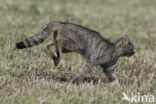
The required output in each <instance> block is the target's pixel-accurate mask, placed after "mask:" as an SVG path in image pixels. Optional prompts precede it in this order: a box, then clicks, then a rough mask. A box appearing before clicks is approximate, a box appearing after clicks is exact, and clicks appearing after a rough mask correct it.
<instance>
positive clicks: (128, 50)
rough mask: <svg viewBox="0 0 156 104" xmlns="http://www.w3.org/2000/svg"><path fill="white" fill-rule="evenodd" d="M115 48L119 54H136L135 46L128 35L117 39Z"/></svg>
mask: <svg viewBox="0 0 156 104" xmlns="http://www.w3.org/2000/svg"><path fill="white" fill-rule="evenodd" d="M115 50H116V52H117V54H118V55H119V56H128V57H130V56H132V55H134V46H133V44H132V42H131V41H130V40H129V38H128V36H127V35H125V36H123V37H121V38H119V39H117V40H116V41H115Z"/></svg>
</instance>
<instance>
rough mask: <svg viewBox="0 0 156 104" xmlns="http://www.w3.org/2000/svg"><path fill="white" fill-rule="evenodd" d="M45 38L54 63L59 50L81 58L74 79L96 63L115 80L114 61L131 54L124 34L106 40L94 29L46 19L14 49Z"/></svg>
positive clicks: (32, 44) (85, 72)
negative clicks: (81, 63)
mask: <svg viewBox="0 0 156 104" xmlns="http://www.w3.org/2000/svg"><path fill="white" fill-rule="evenodd" d="M49 37H50V38H51V37H53V39H54V43H52V44H50V45H48V46H47V49H48V50H49V52H50V55H51V57H52V58H53V60H54V64H55V66H57V65H58V64H59V62H60V59H61V54H62V53H69V52H77V53H79V54H81V55H82V56H83V57H84V59H85V62H84V65H83V66H82V68H81V69H80V74H79V76H78V78H77V79H81V78H82V77H85V76H86V75H87V74H88V73H89V72H90V71H91V69H92V67H93V66H95V65H100V66H101V67H102V68H103V72H104V73H105V74H106V76H107V77H108V79H109V81H114V80H117V77H116V75H115V73H114V68H115V65H116V62H117V60H118V59H119V58H120V57H122V56H132V55H133V54H134V47H133V44H132V43H131V42H130V40H129V39H128V36H127V35H125V36H123V37H121V38H119V39H117V40H116V41H115V42H110V41H109V40H108V39H105V38H104V37H102V36H101V35H100V33H98V32H96V31H93V30H91V29H88V28H86V27H83V26H80V25H77V24H72V23H65V22H50V23H49V24H47V26H46V27H45V28H44V29H43V30H42V31H41V32H39V33H38V34H36V35H34V36H31V37H28V38H26V39H25V40H23V41H21V42H18V43H16V48H17V49H24V48H29V47H32V46H35V45H39V44H40V43H42V42H44V41H45V40H46V39H47V38H49Z"/></svg>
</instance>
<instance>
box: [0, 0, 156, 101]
mask: <svg viewBox="0 0 156 104" xmlns="http://www.w3.org/2000/svg"><path fill="white" fill-rule="evenodd" d="M50 21H68V22H72V23H76V24H80V25H83V26H86V27H88V28H91V29H93V30H96V31H98V32H100V33H101V34H102V35H103V36H104V37H105V38H108V39H110V40H111V41H114V40H115V39H117V38H119V37H120V36H122V35H124V34H128V36H129V38H130V40H131V41H132V42H133V44H134V46H135V52H136V53H135V55H134V56H133V57H130V58H121V59H120V60H119V61H118V65H117V68H116V73H117V75H118V77H119V80H120V86H116V85H112V84H110V83H108V82H107V79H106V77H105V75H104V74H103V73H102V69H101V67H99V66H97V67H94V69H93V72H92V73H90V74H89V75H88V79H93V80H91V81H85V82H84V83H82V84H80V85H76V84H73V83H71V80H72V78H73V77H74V76H75V75H77V73H78V72H79V69H80V67H81V66H82V64H83V58H82V57H81V56H80V55H78V54H75V53H70V54H65V55H63V58H62V60H61V63H60V65H59V66H58V67H55V66H54V64H53V61H52V59H51V58H50V57H49V56H48V55H47V53H46V45H48V44H49V43H51V42H52V41H51V40H50V39H49V41H46V42H45V43H43V44H41V45H40V46H37V47H33V48H29V49H24V50H14V46H15V43H16V42H18V41H20V40H22V39H25V38H26V37H28V36H31V35H33V34H35V33H37V32H39V31H40V30H41V29H42V28H43V27H44V26H45V25H46V24H47V23H48V22H50ZM104 80H106V81H104ZM123 92H124V93H125V94H127V95H128V96H129V97H131V94H132V93H133V94H134V95H137V96H139V95H140V96H142V95H153V96H154V97H155V99H154V100H155V102H156V1H155V0H94V1H93V0H53V1H52V0H0V101H1V104H123V103H126V104H127V103H134V102H128V101H123V100H122V98H123V94H122V93H123ZM135 103H139V104H140V103H143V104H148V103H149V101H146V100H144V101H143V102H135ZM153 103H154V102H153Z"/></svg>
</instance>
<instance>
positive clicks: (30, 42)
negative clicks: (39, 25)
mask: <svg viewBox="0 0 156 104" xmlns="http://www.w3.org/2000/svg"><path fill="white" fill-rule="evenodd" d="M52 28H53V27H52V25H47V26H46V27H45V28H44V29H43V30H42V31H41V32H39V33H38V34H36V35H34V36H31V37H28V38H26V39H25V40H23V41H21V42H18V43H16V48H17V49H24V48H29V47H33V46H35V45H39V44H40V43H42V42H43V41H44V40H46V39H47V38H48V37H49V36H50V35H51V32H52V30H53V29H52Z"/></svg>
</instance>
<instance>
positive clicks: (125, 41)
mask: <svg viewBox="0 0 156 104" xmlns="http://www.w3.org/2000/svg"><path fill="white" fill-rule="evenodd" d="M128 42H129V39H128V35H127V34H126V35H124V37H123V44H124V45H125V46H126V45H128Z"/></svg>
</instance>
